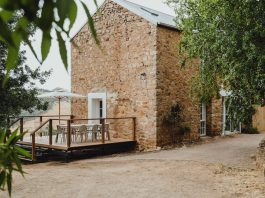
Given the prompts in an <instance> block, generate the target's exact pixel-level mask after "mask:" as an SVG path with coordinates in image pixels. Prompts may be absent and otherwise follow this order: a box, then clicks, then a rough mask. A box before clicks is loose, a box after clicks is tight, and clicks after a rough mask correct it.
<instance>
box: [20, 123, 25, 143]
mask: <svg viewBox="0 0 265 198" xmlns="http://www.w3.org/2000/svg"><path fill="white" fill-rule="evenodd" d="M19 130H20V134H22V133H23V130H24V129H23V118H20V129H19ZM21 141H23V137H21Z"/></svg>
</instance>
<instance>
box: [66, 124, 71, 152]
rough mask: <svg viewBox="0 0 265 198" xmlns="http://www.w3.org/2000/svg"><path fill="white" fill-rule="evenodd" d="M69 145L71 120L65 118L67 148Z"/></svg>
mask: <svg viewBox="0 0 265 198" xmlns="http://www.w3.org/2000/svg"><path fill="white" fill-rule="evenodd" d="M70 147H71V120H67V148H70Z"/></svg>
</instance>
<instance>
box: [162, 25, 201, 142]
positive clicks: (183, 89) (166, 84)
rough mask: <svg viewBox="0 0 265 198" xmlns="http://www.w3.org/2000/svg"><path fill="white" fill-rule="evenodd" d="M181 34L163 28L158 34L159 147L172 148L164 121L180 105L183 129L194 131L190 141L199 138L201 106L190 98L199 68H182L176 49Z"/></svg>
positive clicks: (170, 134)
mask: <svg viewBox="0 0 265 198" xmlns="http://www.w3.org/2000/svg"><path fill="white" fill-rule="evenodd" d="M179 39H180V32H177V31H173V30H171V29H167V28H164V27H158V31H157V51H158V55H157V143H158V145H159V146H164V145H168V144H171V143H172V141H173V139H172V137H173V134H172V130H169V129H168V128H167V127H166V126H165V124H163V120H164V118H165V116H166V115H167V114H168V113H169V112H170V109H171V107H172V105H175V104H176V103H177V102H178V103H180V105H181V106H182V108H183V110H182V114H183V122H182V123H181V124H182V125H186V126H189V127H190V128H191V137H190V138H191V139H193V140H195V139H198V138H199V126H200V111H199V106H198V104H196V103H194V102H193V101H192V99H191V97H190V93H191V92H190V90H191V78H192V76H193V75H192V74H195V73H196V68H195V67H191V66H187V67H184V68H181V67H180V65H179V61H180V57H179V55H178V51H177V45H178V43H179Z"/></svg>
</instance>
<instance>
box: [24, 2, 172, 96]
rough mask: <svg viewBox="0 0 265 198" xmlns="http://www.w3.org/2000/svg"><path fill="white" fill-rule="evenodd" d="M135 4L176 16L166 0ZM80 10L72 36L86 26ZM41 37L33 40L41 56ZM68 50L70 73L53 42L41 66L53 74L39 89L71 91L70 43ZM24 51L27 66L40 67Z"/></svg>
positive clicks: (92, 8)
mask: <svg viewBox="0 0 265 198" xmlns="http://www.w3.org/2000/svg"><path fill="white" fill-rule="evenodd" d="M86 1H87V2H88V3H87V5H88V7H89V9H90V10H91V12H92V13H93V12H95V10H96V8H95V6H94V3H93V1H92V0H83V2H86ZM129 1H131V2H133V3H137V4H140V5H143V6H146V7H149V8H152V9H154V10H158V11H160V12H164V13H167V14H170V15H174V11H173V9H171V8H170V7H168V6H167V5H166V4H165V3H164V2H165V0H129ZM97 2H98V4H99V5H101V4H102V3H103V2H104V0H97ZM78 7H79V8H80V9H78V15H77V19H76V22H75V24H74V26H73V29H72V32H71V35H75V34H76V33H77V32H78V31H79V30H80V29H81V27H83V26H84V25H85V24H86V15H85V12H84V11H83V10H82V9H81V7H80V5H79V6H78ZM41 35H42V33H41V32H40V31H37V32H36V34H35V36H34V38H33V46H34V48H35V49H36V51H37V54H38V55H39V54H40V50H38V49H40V41H41ZM67 48H68V57H69V66H70V68H69V69H68V71H67V70H66V69H65V67H64V65H63V63H62V61H61V58H60V53H59V48H58V45H57V44H56V41H53V43H52V46H51V49H50V53H49V55H48V57H47V59H46V60H45V62H44V63H43V64H42V65H41V69H42V70H43V71H44V70H50V69H52V74H51V76H50V77H49V79H48V80H47V82H46V83H45V84H44V85H40V84H37V86H38V87H39V88H43V89H49V90H52V89H54V88H56V87H61V88H64V89H67V90H69V91H70V90H71V60H70V56H71V52H70V43H68V44H67ZM22 50H26V56H27V61H26V64H27V65H29V66H30V67H32V68H36V67H38V66H40V64H39V63H38V61H37V60H36V58H35V57H34V56H33V54H32V53H31V51H30V50H29V48H28V47H26V46H23V47H22Z"/></svg>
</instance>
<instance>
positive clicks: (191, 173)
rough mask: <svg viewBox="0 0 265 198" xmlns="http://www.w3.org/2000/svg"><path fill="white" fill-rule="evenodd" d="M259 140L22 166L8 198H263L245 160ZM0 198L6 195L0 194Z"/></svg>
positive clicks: (263, 187)
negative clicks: (11, 196) (11, 197)
mask: <svg viewBox="0 0 265 198" xmlns="http://www.w3.org/2000/svg"><path fill="white" fill-rule="evenodd" d="M264 135H265V134H259V135H236V136H235V137H226V138H217V139H214V140H206V141H204V143H202V144H201V145H194V146H191V147H184V148H180V149H172V150H163V151H157V152H150V153H136V154H122V155H116V156H111V157H104V158H97V159H88V160H80V161H75V162H71V163H68V164H66V163H59V162H51V163H44V164H34V165H26V166H24V169H25V171H26V172H27V173H28V174H27V175H26V177H25V179H23V178H22V177H21V176H19V175H15V177H14V182H15V183H14V191H13V197H18V198H23V197H25V198H26V197H27V198H28V197H29V198H30V197H32V198H35V197H37V198H50V197H53V198H57V197H58V198H59V197H62V198H68V197H69V198H72V197H74V198H76V197H77V198H90V197H91V198H94V197H95V198H97V197H100V198H101V197H107V198H120V197H121V198H124V197H126V198H127V197H129V198H130V197H133V198H135V197H136V198H138V197H140V198H149V197H151V198H164V197H165V198H171V197H172V198H186V197H187V198H197V197H198V198H207V197H209V198H215V197H218V198H219V197H220V198H221V197H222V198H224V197H227V198H230V197H245V198H249V197H250V198H251V197H253V198H264V197H265V184H264V177H263V175H262V173H261V172H258V171H256V170H255V169H254V163H253V162H254V160H253V159H251V158H250V155H251V154H254V153H255V150H256V147H257V145H258V143H259V141H260V140H261V139H262V137H264ZM207 141H208V142H207ZM0 197H1V198H2V197H7V196H6V193H3V192H2V193H1V192H0Z"/></svg>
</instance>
